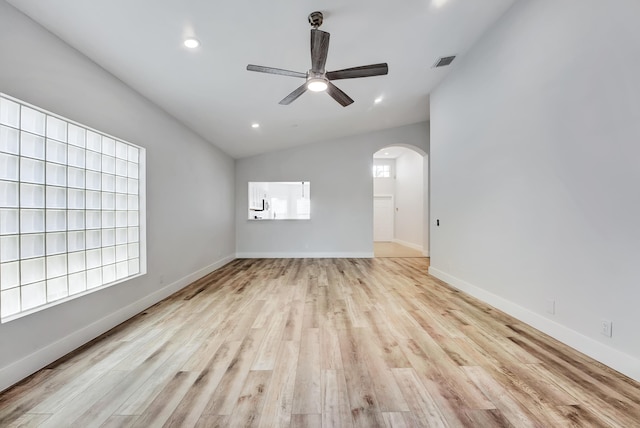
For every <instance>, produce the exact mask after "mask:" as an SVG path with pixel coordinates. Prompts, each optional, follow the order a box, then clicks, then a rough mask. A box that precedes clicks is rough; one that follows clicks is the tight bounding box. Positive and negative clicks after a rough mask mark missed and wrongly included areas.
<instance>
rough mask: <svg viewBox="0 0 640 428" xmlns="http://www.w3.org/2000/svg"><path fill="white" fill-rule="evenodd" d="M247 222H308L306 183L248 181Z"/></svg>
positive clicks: (309, 191) (308, 187)
mask: <svg viewBox="0 0 640 428" xmlns="http://www.w3.org/2000/svg"><path fill="white" fill-rule="evenodd" d="M248 215H249V216H248V218H249V220H309V219H310V218H311V183H309V182H308V181H250V182H249V214H248Z"/></svg>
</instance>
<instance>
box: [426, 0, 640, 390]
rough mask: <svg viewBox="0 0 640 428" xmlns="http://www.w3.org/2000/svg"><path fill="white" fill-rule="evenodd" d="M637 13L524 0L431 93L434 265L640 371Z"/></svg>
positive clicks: (576, 2) (630, 2) (623, 0)
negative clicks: (606, 331) (608, 327)
mask: <svg viewBox="0 0 640 428" xmlns="http://www.w3.org/2000/svg"><path fill="white" fill-rule="evenodd" d="M638 16H640V3H639V2H637V1H635V0H620V1H616V2H601V1H596V0H568V1H563V2H557V1H553V0H535V1H533V0H531V1H524V0H523V1H519V2H516V3H515V4H514V6H513V7H512V8H511V9H510V10H509V11H508V12H507V13H506V14H505V15H504V16H503V17H502V18H501V20H500V21H498V23H497V24H496V25H495V26H494V27H493V28H492V29H491V30H490V31H489V32H488V33H487V34H486V35H485V36H484V37H483V38H482V39H481V40H480V41H479V42H478V43H477V44H476V46H475V47H474V48H473V49H471V51H470V52H469V53H468V54H467V55H466V56H465V57H461V58H458V59H457V60H456V62H455V63H454V65H453V67H455V68H454V69H453V70H452V73H451V74H450V75H449V77H448V78H447V79H446V80H445V81H444V82H443V83H442V84H441V85H440V86H439V87H438V88H437V89H436V91H435V92H434V93H433V94H432V96H431V152H430V156H431V180H432V186H431V219H432V222H433V221H435V219H440V224H441V226H440V227H435V226H432V229H431V266H432V269H430V272H432V273H433V274H435V275H437V276H439V277H440V278H442V279H444V280H446V281H448V282H450V283H452V284H453V285H456V286H457V287H460V288H462V289H464V290H466V291H469V292H470V293H472V294H475V295H476V296H479V297H481V298H483V299H484V300H486V301H488V302H489V303H491V304H493V305H495V306H498V307H499V308H501V309H504V310H506V311H507V312H510V313H512V314H515V315H517V316H518V317H519V318H521V319H523V320H525V321H527V322H529V323H530V324H532V325H534V326H536V327H538V328H540V329H542V330H543V331H546V332H547V333H549V334H551V335H553V336H555V337H557V338H560V339H561V340H563V341H564V342H565V343H568V344H569V345H571V346H573V347H575V348H577V349H579V350H581V351H583V352H585V353H587V354H589V355H591V356H593V357H595V358H597V359H599V360H600V361H602V362H604V363H606V364H608V365H610V366H612V367H614V368H616V369H618V370H620V371H622V372H624V373H626V374H628V375H630V376H632V377H634V378H635V379H639V380H640V340H638V332H637V327H638V325H640V311H638V302H640V287H639V286H638V284H640V273H638V269H637V264H638V260H640V245H639V243H640V222H639V221H638V219H640V191H639V190H638V189H639V187H638V183H640V168H639V167H638V160H639V159H640V144H638V142H639V141H640V101H639V100H640V79H638V76H640V26H638V22H637V18H638ZM432 224H433V223H432ZM551 302H555V313H554V314H552V313H549V312H548V311H552V309H551ZM602 319H606V320H611V321H612V322H613V337H605V336H603V335H602V334H600V329H601V328H600V327H601V320H602Z"/></svg>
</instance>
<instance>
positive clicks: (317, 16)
mask: <svg viewBox="0 0 640 428" xmlns="http://www.w3.org/2000/svg"><path fill="white" fill-rule="evenodd" d="M322 18H323V17H322V12H318V11H316V12H311V13H310V14H309V24H311V26H312V27H313V28H314V29H316V30H317V29H318V27H319V26H321V25H322Z"/></svg>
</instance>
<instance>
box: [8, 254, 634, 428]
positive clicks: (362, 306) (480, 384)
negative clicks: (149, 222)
mask: <svg viewBox="0 0 640 428" xmlns="http://www.w3.org/2000/svg"><path fill="white" fill-rule="evenodd" d="M427 263H428V262H427V259H424V258H422V259H419V258H415V259H400V258H398V259H392V258H385V259H338V260H335V259H297V260H284V259H271V260H236V261H234V262H232V263H230V264H229V265H227V266H226V267H224V268H222V269H220V270H218V271H217V272H214V273H213V274H211V275H209V276H208V277H206V278H204V279H202V280H200V281H198V282H196V283H194V284H192V285H191V286H189V287H188V288H186V289H184V290H182V291H181V292H180V293H177V294H175V295H174V296H172V297H171V298H169V299H167V300H165V301H163V302H160V303H159V304H157V305H155V306H153V307H152V308H150V309H148V310H146V311H145V312H143V313H141V314H140V315H138V316H136V317H135V318H133V319H132V320H130V321H128V322H127V323H125V324H123V325H121V326H119V327H117V328H116V329H114V330H112V331H110V332H109V333H107V334H105V335H104V336H103V337H100V338H98V339H96V340H95V341H93V343H90V344H88V345H86V346H85V347H83V348H82V349H80V350H78V351H76V352H74V353H72V354H70V355H68V356H67V357H65V358H63V359H62V360H60V361H58V362H56V363H54V364H52V365H51V366H49V367H47V368H45V369H44V370H41V371H40V372H38V373H36V374H35V375H33V376H32V377H30V378H29V379H27V380H26V381H24V382H22V383H20V384H18V385H17V386H16V387H14V388H12V389H10V390H8V391H5V393H4V394H2V395H0V426H2V427H8V426H51V427H69V426H77V427H93V426H103V427H122V426H140V427H160V426H201V427H214V426H229V427H244V426H255V427H289V426H291V427H320V426H325V427H333V426H343V427H352V426H354V427H367V428H369V427H384V426H386V427H403V426H409V427H421V426H452V427H459V426H469V427H493V426H496V427H502V426H506V427H529V426H536V427H564V426H589V427H594V426H616V427H637V426H639V424H640V385H639V384H638V383H635V382H633V381H632V380H630V379H628V378H625V377H624V376H622V375H620V374H618V373H616V372H614V371H613V370H611V369H609V368H607V367H604V366H602V365H601V364H598V363H596V362H594V361H593V360H591V359H589V358H587V357H585V356H584V355H581V354H579V353H577V352H575V351H572V350H571V349H569V348H567V347H566V346H564V345H562V344H560V343H558V342H556V341H554V340H552V339H550V338H549V337H547V336H545V335H543V334H540V333H538V332H536V331H535V330H533V329H532V328H530V327H527V326H526V325H523V324H522V323H520V322H518V321H515V320H514V319H512V318H510V317H508V316H506V315H505V314H503V313H501V312H499V311H497V310H495V309H492V308H490V307H488V306H486V305H484V304H482V303H479V302H478V301H476V300H474V299H473V298H470V297H469V296H466V295H464V294H462V293H460V292H457V291H455V290H454V289H452V288H449V287H448V286H446V285H444V284H443V283H441V282H439V281H438V280H435V279H434V278H431V277H429V276H428V275H426V274H425V272H426V269H427Z"/></svg>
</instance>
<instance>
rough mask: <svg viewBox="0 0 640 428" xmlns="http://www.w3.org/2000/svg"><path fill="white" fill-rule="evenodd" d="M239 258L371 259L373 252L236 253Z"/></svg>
mask: <svg viewBox="0 0 640 428" xmlns="http://www.w3.org/2000/svg"><path fill="white" fill-rule="evenodd" d="M236 258H237V259H371V258H373V252H367V253H316V252H309V253H306V252H297V253H294V252H291V253H288V252H287V253H275V252H274V253H272V252H268V253H257V252H250V253H236Z"/></svg>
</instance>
